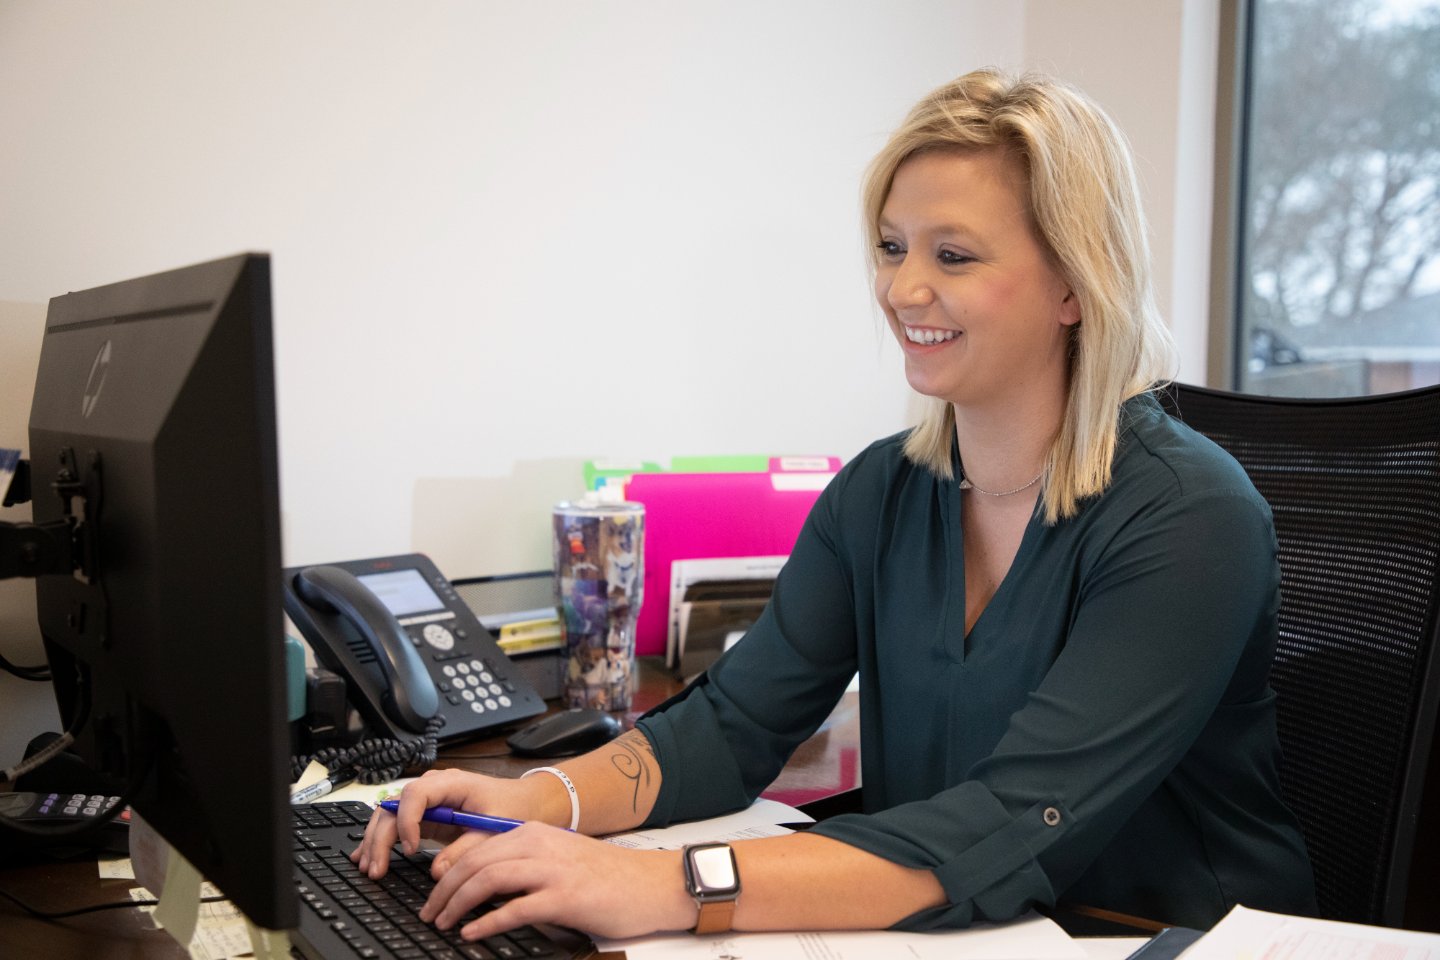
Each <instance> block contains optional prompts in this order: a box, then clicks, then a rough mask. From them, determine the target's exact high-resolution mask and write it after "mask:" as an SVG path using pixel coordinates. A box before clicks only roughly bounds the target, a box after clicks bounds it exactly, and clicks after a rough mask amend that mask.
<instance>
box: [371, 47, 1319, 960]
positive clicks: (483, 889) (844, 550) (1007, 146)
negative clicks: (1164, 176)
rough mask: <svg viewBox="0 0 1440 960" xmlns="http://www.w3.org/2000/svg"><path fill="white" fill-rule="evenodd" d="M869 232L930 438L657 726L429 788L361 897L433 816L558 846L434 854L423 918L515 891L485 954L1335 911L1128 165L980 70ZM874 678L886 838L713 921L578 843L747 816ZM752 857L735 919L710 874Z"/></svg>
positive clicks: (891, 169) (952, 87)
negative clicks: (1155, 279) (502, 934)
mask: <svg viewBox="0 0 1440 960" xmlns="http://www.w3.org/2000/svg"><path fill="white" fill-rule="evenodd" d="M865 209H866V226H867V228H868V229H869V231H870V234H871V239H872V241H873V242H874V244H875V258H874V272H875V291H876V297H877V299H878V301H879V303H880V307H881V309H882V311H883V312H884V314H885V317H886V319H887V321H888V323H889V326H890V328H891V330H892V331H893V332H894V334H895V336H896V339H897V340H898V341H899V343H900V346H901V349H902V351H903V353H904V356H905V372H906V376H907V378H908V380H909V382H910V384H911V386H912V387H914V388H915V389H916V390H917V391H919V392H920V393H922V394H925V395H926V396H928V397H931V398H933V400H932V409H931V410H930V411H929V413H928V415H927V417H926V419H925V420H924V422H923V423H922V424H921V425H920V426H918V427H917V428H915V429H914V430H912V431H908V432H907V433H904V434H900V435H897V436H895V437H891V438H888V439H885V440H881V441H879V442H877V443H875V444H874V445H872V446H871V447H870V448H868V449H867V450H865V451H864V452H863V453H861V454H860V455H859V456H858V457H856V458H855V459H854V460H853V461H852V462H851V463H849V464H848V465H847V466H846V467H845V469H844V470H843V471H841V473H840V474H839V475H837V477H836V478H835V480H834V481H833V482H832V483H831V484H830V486H829V487H828V488H827V489H826V490H825V492H824V494H823V495H822V496H821V498H820V499H819V501H818V502H817V504H816V506H815V509H814V510H813V512H812V513H811V515H810V517H809V519H808V521H807V522H806V525H805V528H804V530H803V531H802V533H801V535H800V537H799V539H798V541H797V543H796V545H795V549H794V551H793V553H792V555H791V558H790V560H789V562H788V563H787V565H786V567H785V569H784V571H783V573H782V574H781V576H780V578H779V579H778V580H777V582H776V586H775V592H774V595H773V598H772V600H771V602H770V604H769V606H768V607H767V609H766V611H765V613H764V615H763V616H762V617H761V619H760V620H759V621H758V622H757V623H756V624H755V626H754V627H753V628H752V629H751V631H750V632H749V633H748V634H747V636H746V637H745V639H744V640H743V641H742V642H741V643H740V644H738V645H737V646H736V647H735V648H734V649H733V650H731V651H730V652H729V653H728V654H727V655H726V656H725V657H723V658H722V659H721V660H720V661H719V662H718V663H716V665H715V666H714V667H712V668H711V669H710V670H709V671H708V673H707V674H706V675H705V676H703V677H702V678H701V679H700V680H699V681H698V682H697V683H696V684H694V685H693V686H692V687H691V688H689V689H687V690H686V691H685V692H683V693H682V694H680V695H679V696H677V697H676V698H674V699H673V700H672V701H670V702H668V703H666V704H664V705H662V706H661V707H660V708H658V709H657V710H655V711H652V713H651V714H650V715H647V716H646V717H644V718H642V719H641V720H640V722H639V723H638V724H637V726H636V729H635V730H633V731H631V732H629V733H627V734H626V735H624V736H623V737H621V738H620V739H618V740H617V741H615V742H613V743H612V744H610V745H608V746H607V747H604V748H601V749H600V750H597V751H595V752H594V753H591V754H589V755H586V756H584V757H580V758H577V759H576V760H574V761H570V762H567V763H565V764H564V765H563V769H562V770H542V771H531V773H533V774H535V775H534V776H531V775H529V774H527V775H526V776H525V777H523V778H521V779H518V780H513V781H505V780H495V779H489V778H484V777H480V776H477V775H473V774H465V773H460V772H456V771H444V772H438V773H431V774H427V775H426V776H425V777H422V778H421V779H420V780H419V781H417V782H416V783H414V784H412V785H411V786H410V787H408V788H407V789H406V790H405V792H404V795H403V797H402V800H401V804H400V809H399V811H398V820H397V818H396V817H392V816H390V815H388V814H385V813H378V814H377V815H376V816H375V818H374V819H373V820H372V821H371V823H370V826H369V828H368V829H367V831H366V837H365V840H364V842H363V844H362V845H361V847H360V848H359V849H358V850H357V851H356V852H355V855H354V856H355V858H356V859H357V860H358V861H359V863H360V865H361V868H362V869H363V870H366V871H368V872H369V873H370V874H371V875H372V876H378V875H379V874H381V873H382V872H383V871H384V869H385V863H386V859H387V857H386V856H385V855H377V851H387V850H388V847H389V846H390V844H391V843H392V842H393V841H394V840H395V838H396V837H397V835H398V836H399V838H400V839H401V840H402V841H403V843H404V844H405V845H406V846H407V847H413V846H414V845H415V844H416V842H417V841H418V839H419V836H420V833H421V830H420V825H419V819H418V818H419V815H420V813H421V811H422V810H423V809H424V808H425V807H427V806H434V805H442V804H443V805H450V806H455V807H464V808H466V809H470V810H475V811H481V812H486V813H493V814H500V815H504V816H510V817H516V818H522V819H527V820H535V821H541V823H536V824H530V825H527V826H526V827H523V828H521V829H518V830H515V831H513V832H511V833H509V834H504V835H500V836H493V837H491V836H482V835H478V834H470V835H466V836H462V837H460V838H459V839H457V840H455V841H454V842H453V843H451V844H450V845H449V846H448V847H446V848H445V849H444V850H443V851H442V852H441V854H440V855H439V856H438V857H437V860H436V866H435V873H436V876H437V877H438V880H439V882H438V884H437V886H436V888H435V891H434V893H433V895H432V896H431V898H430V900H429V902H428V903H427V905H426V907H425V912H424V913H423V916H424V918H425V919H427V920H433V921H435V922H436V923H437V924H439V925H440V926H441V927H448V926H450V925H452V924H454V923H455V922H456V920H457V918H459V917H460V916H461V915H462V914H463V913H464V912H465V911H466V910H467V909H468V908H469V907H471V906H472V905H473V904H475V903H477V902H480V901H482V900H485V899H488V898H490V897H492V896H494V895H497V894H517V893H518V894H520V896H518V897H516V898H515V899H512V900H510V901H509V902H508V904H506V905H505V906H503V907H501V908H499V909H498V910H496V911H494V912H492V913H490V914H488V915H486V916H484V917H482V918H481V919H479V920H476V921H473V922H472V923H470V924H469V925H467V926H466V927H465V928H464V930H463V931H462V932H463V934H464V935H466V936H472V937H473V936H488V935H490V934H492V933H494V932H496V931H498V930H502V929H505V928H508V927H510V926H514V925H517V924H520V923H525V922H535V921H542V920H543V921H551V922H557V923H561V924H564V925H567V926H572V927H576V928H578V929H581V930H585V931H588V932H590V933H594V934H599V935H605V936H628V935H634V934H641V933H647V932H650V931H655V930H683V929H695V928H696V927H697V925H698V926H699V929H700V930H701V931H702V932H713V931H714V930H718V929H724V928H725V927H726V926H727V925H733V926H734V927H735V928H736V929H745V930H759V929H776V928H831V929H838V928H867V927H890V926H899V927H903V928H909V929H922V928H929V927H937V926H963V925H965V924H968V923H970V922H972V921H975V920H982V919H983V920H1004V919H1007V918H1010V917H1014V916H1016V915H1018V914H1020V913H1022V912H1024V911H1026V910H1028V909H1030V908H1032V907H1034V906H1036V905H1048V904H1052V903H1055V902H1056V901H1057V900H1059V899H1061V898H1064V899H1066V900H1070V901H1075V902H1080V903H1085V904H1089V905H1092V906H1096V907H1103V908H1108V909H1110V910H1115V911H1119V912H1123V913H1127V914H1134V915H1141V916H1146V917H1150V918H1153V919H1156V920H1160V921H1164V922H1167V923H1177V924H1186V925H1192V926H1207V925H1209V924H1211V923H1213V922H1214V921H1215V920H1216V919H1218V918H1219V917H1220V916H1221V915H1222V914H1223V913H1224V912H1225V911H1226V910H1228V909H1229V908H1230V907H1231V906H1232V905H1234V904H1235V903H1237V902H1244V903H1246V904H1248V905H1251V906H1255V907H1261V908H1268V909H1274V910H1281V911H1289V912H1309V911H1312V910H1313V890H1312V881H1311V876H1310V868H1309V863H1308V861H1307V859H1306V855H1305V850H1304V845H1303V842H1302V840H1301V837H1300V833H1299V830H1298V828H1297V826H1296V823H1295V820H1294V818H1293V816H1292V815H1291V814H1290V812H1289V811H1288V810H1287V809H1286V808H1285V806H1284V804H1283V803H1282V801H1281V798H1280V794H1279V786H1278V781H1277V776H1276V764H1277V759H1278V757H1277V755H1278V746H1277V741H1276V735H1275V713H1274V704H1273V694H1272V693H1271V692H1270V690H1269V687H1268V686H1267V682H1266V677H1267V674H1268V670H1269V663H1270V658H1271V654H1272V650H1273V646H1274V641H1275V609H1276V603H1277V584H1278V571H1277V567H1276V563H1275V542H1274V534H1273V531H1272V527H1271V521H1270V515H1269V511H1268V509H1267V507H1266V505H1265V503H1264V501H1263V500H1262V499H1261V498H1260V496H1259V495H1258V494H1257V493H1256V492H1255V490H1254V488H1253V487H1252V486H1251V485H1250V483H1249V482H1248V480H1247V479H1246V477H1245V474H1244V473H1243V471H1242V470H1241V469H1240V468H1239V466H1238V465H1236V464H1235V462H1234V461H1233V460H1231V459H1230V458H1229V457H1228V456H1226V455H1225V454H1224V453H1223V452H1221V451H1220V450H1219V449H1218V448H1217V447H1215V446H1214V445H1212V444H1210V443H1209V442H1208V441H1206V440H1204V439H1203V438H1201V437H1199V436H1197V435H1196V434H1195V433H1193V432H1192V431H1190V430H1188V429H1186V428H1185V427H1184V426H1183V425H1181V424H1178V423H1176V422H1175V421H1173V420H1172V419H1170V418H1169V417H1167V416H1166V415H1165V414H1164V413H1163V412H1162V411H1161V410H1160V408H1159V406H1158V404H1157V403H1156V402H1155V400H1154V399H1153V398H1152V397H1151V396H1150V395H1149V393H1148V391H1149V390H1150V389H1152V388H1153V386H1154V385H1155V384H1156V383H1158V382H1160V381H1162V380H1163V379H1164V377H1165V375H1166V372H1167V366H1168V364H1169V362H1170V346H1169V340H1168V337H1167V335H1166V333H1165V330H1164V327H1163V326H1162V324H1161V322H1160V320H1159V318H1158V316H1157V314H1156V310H1155V308H1154V305H1153V301H1152V296H1151V292H1150V282H1149V265H1148V250H1147V248H1146V243H1145V240H1144V227H1143V222H1142V218H1141V215H1140V210H1139V203H1138V197H1137V189H1136V184H1135V179H1134V175H1133V172H1132V169H1131V164H1130V160H1129V156H1128V152H1127V150H1126V148H1125V146H1124V142H1123V138H1122V137H1121V135H1120V134H1119V133H1118V131H1117V130H1116V129H1115V128H1114V127H1113V125H1112V124H1111V123H1110V121H1109V120H1108V119H1107V118H1106V117H1105V116H1104V114H1103V113H1101V111H1100V110H1099V109H1098V108H1096V107H1095V106H1094V105H1093V104H1092V103H1090V102H1089V101H1088V100H1086V99H1085V98H1084V97H1082V96H1081V95H1079V94H1077V93H1076V92H1074V91H1072V90H1070V89H1068V88H1066V87H1065V86H1063V85H1060V84H1058V83H1055V82H1053V81H1050V80H1046V79H1044V78H1024V79H1020V80H1018V81H1016V80H1011V79H1008V78H1006V77H1004V76H1002V75H1000V74H998V73H995V72H991V71H979V72H975V73H971V74H968V75H966V76H964V77H961V78H960V79H959V80H957V81H955V82H953V83H951V84H948V85H946V86H945V87H942V88H940V89H939V90H936V91H935V92H934V93H932V94H931V95H930V96H929V97H927V98H926V99H925V100H924V101H922V102H921V103H920V104H919V105H918V106H917V107H916V108H915V109H914V110H913V111H912V113H911V114H910V116H909V117H908V118H907V120H906V122H905V123H904V125H903V126H902V127H901V129H900V130H899V131H898V132H897V133H896V134H895V135H894V136H893V137H892V138H891V140H890V142H889V144H887V146H886V147H885V149H884V150H883V151H882V152H881V154H880V155H879V157H878V158H877V159H876V161H875V162H874V164H873V165H872V168H871V170H870V172H869V174H868V176H867V180H866V185H865ZM857 669H858V670H859V674H860V684H861V694H860V696H861V726H862V733H861V743H862V760H863V763H864V770H863V777H864V784H865V790H864V802H865V808H866V809H865V813H863V814H853V815H845V816H840V817H835V818H832V819H830V820H827V821H824V822H822V823H819V824H817V825H816V826H815V827H814V828H813V829H811V830H809V831H807V832H804V833H799V834H795V835H793V836H787V837H781V838H773V839H764V840H751V841H744V842H739V843H735V844H733V845H732V850H731V851H729V852H727V851H723V850H721V851H710V852H699V853H696V854H695V857H696V862H695V864H694V867H693V869H694V870H697V871H699V872H700V874H701V879H702V880H709V881H710V883H711V884H712V885H714V886H719V887H720V888H721V889H720V891H719V892H718V894H713V895H711V899H707V897H705V896H701V897H698V898H697V897H692V895H691V894H692V891H691V890H690V889H688V888H687V883H689V882H690V881H688V880H687V879H686V867H685V864H684V861H683V859H682V855H681V854H679V853H675V852H636V851H630V850H623V849H618V848H614V847H611V846H609V845H606V844H603V843H600V842H597V841H595V840H592V839H589V838H588V837H585V836H583V835H580V834H602V833H607V832H611V831H617V830H624V829H629V828H634V827H637V826H639V825H641V824H642V823H644V824H658V823H665V822H669V821H672V820H679V819H690V818H694V817H700V816H709V815H715V814H719V813H722V812H725V811H728V810H731V809H734V808H737V807H741V806H744V805H746V804H748V803H749V802H750V801H751V799H752V798H753V797H754V796H756V795H757V794H758V793H759V792H760V790H762V789H763V788H764V787H765V786H766V785H767V784H768V783H769V782H770V781H771V779H772V778H773V777H774V776H775V775H776V774H777V773H778V771H779V770H780V768H781V767H782V766H783V765H784V762H785V760H786V759H787V758H788V757H789V755H790V753H791V751H792V750H793V749H794V748H795V747H796V746H797V745H798V744H800V743H801V742H802V741H804V740H805V739H806V737H808V736H809V735H810V734H811V733H812V732H813V731H814V730H815V729H816V728H817V726H818V725H819V724H820V723H821V722H822V721H823V720H824V718H825V717H826V715H827V714H828V712H829V711H830V709H831V708H832V707H833V705H834V704H835V702H836V701H837V699H838V698H839V696H840V694H841V692H842V690H843V689H844V687H845V685H846V683H847V681H848V680H849V679H850V677H851V676H852V674H853V673H854V672H855V671H856V670H857ZM572 823H574V824H575V825H577V826H578V829H579V831H580V833H579V834H575V833H567V832H565V831H564V830H557V829H555V827H564V826H567V825H570V824H572ZM546 824H550V825H553V826H546ZM732 853H733V864H734V865H735V867H736V868H737V869H738V877H739V890H740V892H739V895H738V897H736V896H735V895H734V891H733V890H730V889H727V887H728V883H727V880H726V878H725V876H724V870H723V869H722V870H721V871H720V874H719V877H718V879H717V878H716V874H715V873H713V872H712V868H713V866H714V863H713V861H712V858H714V857H716V856H718V857H719V858H720V864H719V865H720V867H722V868H723V867H725V866H726V864H727V862H728V861H729V858H730V856H731V854H732ZM699 892H700V893H701V894H704V893H705V891H704V890H703V889H702V890H700V891H699Z"/></svg>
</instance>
